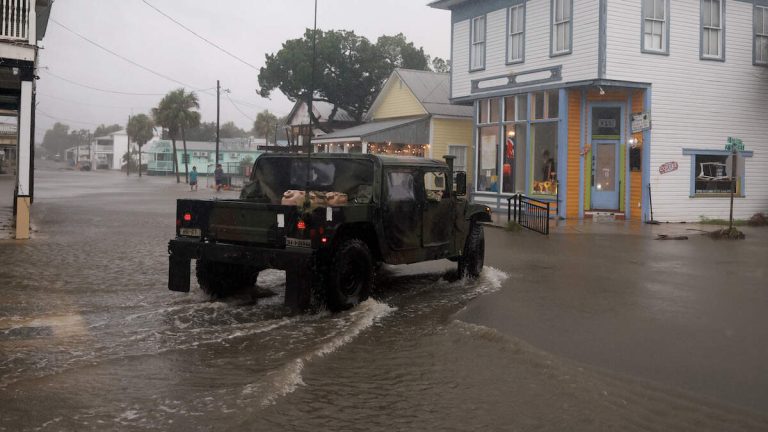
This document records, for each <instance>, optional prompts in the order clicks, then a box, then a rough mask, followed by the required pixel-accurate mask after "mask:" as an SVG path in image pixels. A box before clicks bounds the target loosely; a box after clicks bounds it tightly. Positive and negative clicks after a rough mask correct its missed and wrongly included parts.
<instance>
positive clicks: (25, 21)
mask: <svg viewBox="0 0 768 432" xmlns="http://www.w3.org/2000/svg"><path fill="white" fill-rule="evenodd" d="M32 1H33V0H0V16H2V20H0V39H10V40H29V26H30V25H31V23H30V21H31V20H30V10H31V8H32V7H33V5H32V4H31V3H32Z"/></svg>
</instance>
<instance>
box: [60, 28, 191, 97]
mask: <svg viewBox="0 0 768 432" xmlns="http://www.w3.org/2000/svg"><path fill="white" fill-rule="evenodd" d="M49 20H50V21H51V22H52V23H54V24H56V25H57V26H59V27H61V28H63V29H64V30H66V31H68V32H70V33H72V34H73V35H75V36H77V37H79V38H80V39H82V40H84V41H86V42H88V43H89V44H91V45H93V46H95V47H97V48H99V49H101V50H104V51H106V52H108V53H110V54H112V55H113V56H115V57H117V58H119V59H121V60H123V61H126V62H128V63H130V64H132V65H134V66H136V67H138V68H140V69H143V70H145V71H147V72H149V73H151V74H153V75H157V76H159V77H160V78H163V79H166V80H168V81H171V82H174V83H176V84H179V85H181V86H183V87H187V88H190V89H191V88H195V86H191V85H189V84H186V83H183V82H181V81H179V80H177V79H174V78H171V77H169V76H167V75H163V74H161V73H160V72H156V71H154V70H152V69H150V68H148V67H146V66H144V65H142V64H139V63H137V62H135V61H133V60H131V59H129V58H127V57H125V56H123V55H120V54H118V53H116V52H114V51H112V50H111V49H109V48H107V47H105V46H103V45H100V44H99V43H97V42H94V41H92V40H91V39H88V38H87V37H85V36H83V35H81V34H80V33H78V32H76V31H74V30H72V29H71V28H69V27H67V26H65V25H64V24H62V23H60V22H58V21H56V20H55V19H53V18H49Z"/></svg>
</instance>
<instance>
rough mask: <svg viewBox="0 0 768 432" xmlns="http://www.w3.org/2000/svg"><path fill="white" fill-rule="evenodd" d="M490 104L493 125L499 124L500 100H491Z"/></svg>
mask: <svg viewBox="0 0 768 432" xmlns="http://www.w3.org/2000/svg"><path fill="white" fill-rule="evenodd" d="M488 103H489V104H490V113H491V118H490V120H491V123H498V122H499V108H500V107H499V100H498V99H489V100H488Z"/></svg>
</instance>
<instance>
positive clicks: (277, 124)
mask: <svg viewBox="0 0 768 432" xmlns="http://www.w3.org/2000/svg"><path fill="white" fill-rule="evenodd" d="M279 127H280V120H278V121H276V122H275V143H274V144H275V146H277V128H279ZM267 145H269V142H267Z"/></svg>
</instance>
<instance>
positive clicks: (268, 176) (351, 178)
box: [243, 158, 373, 204]
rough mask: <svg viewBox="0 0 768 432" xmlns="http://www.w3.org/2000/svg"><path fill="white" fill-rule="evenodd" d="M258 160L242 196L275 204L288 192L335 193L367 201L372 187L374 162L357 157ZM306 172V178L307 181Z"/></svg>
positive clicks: (356, 200) (355, 200)
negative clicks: (249, 182) (246, 190)
mask: <svg viewBox="0 0 768 432" xmlns="http://www.w3.org/2000/svg"><path fill="white" fill-rule="evenodd" d="M307 164H308V161H307V160H306V159H296V158H263V159H259V160H258V162H257V164H256V169H255V170H254V172H253V174H252V176H251V182H252V183H251V185H249V187H248V188H247V189H248V192H247V194H244V196H243V198H247V199H256V200H260V201H268V202H270V203H274V204H278V203H280V202H281V200H282V198H283V196H284V195H285V194H286V192H289V191H294V190H296V191H303V190H305V189H308V190H310V191H318V192H338V193H341V194H346V195H347V196H348V197H349V200H350V201H354V202H368V201H369V200H370V197H371V191H372V189H373V162H371V161H369V160H360V159H336V160H328V159H321V160H314V159H313V160H312V161H311V162H309V169H307ZM307 174H309V180H307Z"/></svg>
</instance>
